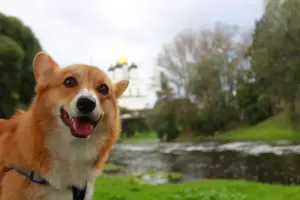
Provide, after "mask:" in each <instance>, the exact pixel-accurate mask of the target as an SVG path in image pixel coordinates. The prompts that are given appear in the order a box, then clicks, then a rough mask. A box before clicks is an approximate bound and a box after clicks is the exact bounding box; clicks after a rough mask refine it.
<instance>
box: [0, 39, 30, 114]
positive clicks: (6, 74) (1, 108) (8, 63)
mask: <svg viewBox="0 0 300 200" xmlns="http://www.w3.org/2000/svg"><path fill="white" fill-rule="evenodd" d="M23 57H24V51H23V49H22V48H21V47H20V46H19V45H18V44H17V43H16V42H15V41H14V40H12V39H10V38H9V37H7V36H0V71H1V73H0V94H1V95H0V117H8V116H10V115H11V114H12V113H13V111H14V107H15V105H16V104H17V103H18V100H19V93H18V91H19V85H20V80H21V73H22V60H23Z"/></svg>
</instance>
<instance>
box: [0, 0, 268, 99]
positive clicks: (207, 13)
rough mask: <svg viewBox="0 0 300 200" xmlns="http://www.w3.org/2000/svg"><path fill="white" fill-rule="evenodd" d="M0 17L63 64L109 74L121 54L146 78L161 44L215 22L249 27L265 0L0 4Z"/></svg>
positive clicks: (6, 0) (1, 0)
mask: <svg viewBox="0 0 300 200" xmlns="http://www.w3.org/2000/svg"><path fill="white" fill-rule="evenodd" d="M0 12H3V13H4V14H7V15H14V16H17V17H19V18H20V19H21V20H22V21H23V22H24V23H25V24H26V25H28V26H30V27H31V28H32V30H33V31H34V33H35V34H36V36H37V38H38V39H39V40H40V42H41V45H42V47H43V49H44V50H45V51H47V52H48V53H49V54H50V55H52V56H53V58H54V59H55V60H56V61H57V62H58V63H59V64H61V65H68V64H71V63H74V62H80V63H88V64H94V65H97V66H99V67H100V68H104V69H107V68H108V66H109V65H110V64H114V63H115V62H116V60H117V58H118V57H119V56H121V55H123V56H125V57H127V58H128V60H129V61H134V62H135V63H137V64H138V65H139V66H140V72H139V74H140V76H142V77H143V78H148V77H150V76H151V75H152V74H153V66H154V64H155V57H156V56H157V54H158V53H159V51H160V49H161V47H162V45H163V44H164V43H168V42H170V41H171V40H172V38H173V37H174V36H175V35H176V34H177V33H178V32H179V31H181V30H182V29H185V28H195V29H197V28H199V27H201V26H203V25H212V24H213V23H215V22H216V21H222V22H225V23H230V24H237V25H240V26H242V27H245V28H251V27H253V26H254V22H255V19H257V18H259V17H260V16H261V15H262V13H263V0H85V1H78V0H0ZM151 96H153V95H151Z"/></svg>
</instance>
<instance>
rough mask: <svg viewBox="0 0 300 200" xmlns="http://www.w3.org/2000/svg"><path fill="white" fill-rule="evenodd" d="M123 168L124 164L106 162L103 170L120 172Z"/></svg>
mask: <svg viewBox="0 0 300 200" xmlns="http://www.w3.org/2000/svg"><path fill="white" fill-rule="evenodd" d="M122 169H123V166H118V165H114V164H112V163H106V164H105V165H104V168H103V172H106V173H113V172H119V171H120V170H122Z"/></svg>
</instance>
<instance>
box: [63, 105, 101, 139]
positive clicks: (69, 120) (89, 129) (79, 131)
mask: <svg viewBox="0 0 300 200" xmlns="http://www.w3.org/2000/svg"><path fill="white" fill-rule="evenodd" d="M60 117H61V120H62V121H63V122H64V124H65V125H66V126H68V127H69V128H70V131H71V133H72V135H73V136H75V137H78V138H87V137H88V136H90V135H91V134H92V133H93V130H94V128H95V126H96V125H97V123H98V121H93V120H91V119H90V118H89V117H88V116H81V117H76V118H74V117H71V116H70V115H69V114H68V112H67V111H66V110H65V109H63V108H61V109H60Z"/></svg>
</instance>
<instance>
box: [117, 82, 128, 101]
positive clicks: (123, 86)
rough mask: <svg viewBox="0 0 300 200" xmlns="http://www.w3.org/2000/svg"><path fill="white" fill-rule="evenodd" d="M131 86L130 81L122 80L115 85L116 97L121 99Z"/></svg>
mask: <svg viewBox="0 0 300 200" xmlns="http://www.w3.org/2000/svg"><path fill="white" fill-rule="evenodd" d="M128 85H129V80H122V81H119V82H117V83H115V96H116V97H117V98H119V97H120V96H121V95H122V94H123V93H124V92H125V90H126V89H127V87H128Z"/></svg>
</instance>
